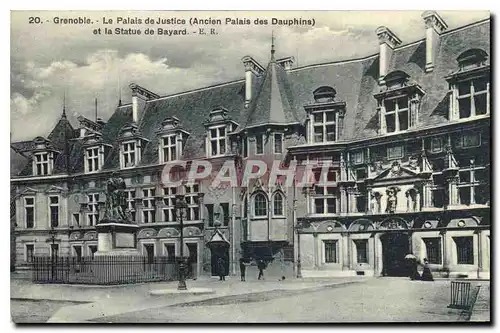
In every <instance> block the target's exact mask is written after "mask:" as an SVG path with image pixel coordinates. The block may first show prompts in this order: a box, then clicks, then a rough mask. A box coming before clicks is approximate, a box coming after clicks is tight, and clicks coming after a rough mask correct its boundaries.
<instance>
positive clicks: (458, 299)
mask: <svg viewBox="0 0 500 333" xmlns="http://www.w3.org/2000/svg"><path fill="white" fill-rule="evenodd" d="M470 304H471V284H470V282H463V281H452V282H451V301H450V305H448V307H449V308H453V309H468V308H469V307H470Z"/></svg>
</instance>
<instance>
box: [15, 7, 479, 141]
mask: <svg viewBox="0 0 500 333" xmlns="http://www.w3.org/2000/svg"><path fill="white" fill-rule="evenodd" d="M421 14H422V11H393V12H387V11H331V12H314V11H295V12H230V11H225V12H145V11H141V12H139V11H134V12H131V11H129V12H125V11H122V12H119V11H113V12H105V11H93V12H83V11H79V12H75V11H73V12H68V11H66V12H61V11H59V12H52V11H45V12H29V11H23V12H19V11H17V12H16V11H13V12H11V36H10V37H11V42H10V47H11V56H10V66H11V70H10V78H11V85H10V88H11V91H10V108H11V112H10V116H11V117H10V120H11V140H12V141H19V140H29V139H33V138H34V137H36V136H39V135H41V136H45V137H46V136H47V135H48V134H49V132H50V130H51V129H52V128H53V126H54V125H55V124H56V123H57V121H58V119H59V118H60V116H61V113H62V107H63V99H64V97H63V96H64V95H65V96H66V98H65V100H66V112H67V115H68V118H69V120H70V121H71V123H72V124H73V126H77V121H76V118H77V117H78V116H79V115H82V116H85V117H88V118H91V119H94V117H95V116H94V114H95V104H94V99H95V98H97V100H98V116H99V117H101V118H103V119H104V120H107V119H108V118H109V117H110V116H111V114H112V113H113V112H114V110H115V108H116V106H117V104H118V100H119V98H120V92H121V98H122V101H123V103H129V102H130V100H131V91H130V89H129V88H128V86H129V84H130V83H132V82H134V83H137V84H139V85H141V86H143V87H145V88H147V89H149V90H150V91H152V92H154V93H156V94H158V95H160V96H165V95H169V94H173V93H178V92H182V91H186V90H191V89H197V88H202V87H205V86H209V85H213V84H217V83H223V82H228V81H232V80H238V79H243V77H244V67H243V64H242V62H241V58H242V57H243V56H245V55H250V56H252V57H253V58H255V59H256V60H257V61H258V62H259V63H260V64H261V65H262V66H264V67H265V66H266V65H267V63H268V61H269V59H270V49H271V35H272V34H274V36H275V45H276V56H277V57H278V58H280V57H287V56H294V57H295V60H296V61H295V64H294V67H296V66H305V65H311V64H315V63H323V62H330V61H338V60H346V59H351V58H356V57H363V56H368V55H371V54H375V53H377V52H378V39H377V36H376V34H375V29H376V28H377V27H379V26H387V27H388V28H389V29H391V30H392V31H393V32H394V33H395V34H396V35H397V36H398V37H399V38H400V39H401V40H402V43H403V45H404V44H407V43H411V42H414V41H417V40H420V39H423V38H425V26H424V22H423V19H422V17H421ZM439 14H440V15H441V17H442V18H443V19H444V21H445V22H446V23H447V24H448V30H451V29H454V28H457V27H460V26H462V25H466V24H469V23H472V22H476V21H479V20H482V19H485V18H487V17H489V12H485V11H439ZM30 17H40V18H41V21H42V23H41V24H36V23H29V22H30ZM55 17H60V18H75V17H87V18H89V19H91V20H92V21H93V22H94V24H93V25H84V24H79V25H78V24H77V25H74V24H55V23H53V19H54V18H55ZM103 17H105V18H106V19H107V20H109V19H113V20H114V21H115V22H114V24H109V25H104V24H103ZM118 17H122V18H140V19H142V21H143V22H144V21H145V19H146V18H148V17H151V18H155V19H156V18H158V17H162V18H172V17H175V18H178V19H186V20H189V19H190V18H193V17H197V18H209V17H211V18H220V19H222V20H223V21H224V20H225V18H231V19H236V18H248V19H250V21H251V22H253V21H254V20H255V19H256V18H260V19H268V20H269V21H270V20H271V18H273V17H276V18H280V19H292V18H298V19H299V18H302V19H304V20H305V19H314V21H315V24H314V26H310V25H304V26H279V25H274V26H273V25H261V26H259V25H254V24H251V25H224V24H223V25H221V26H217V27H215V28H216V30H217V35H205V36H201V35H198V34H196V35H189V36H158V35H154V36H150V35H145V34H142V35H141V36H124V35H103V34H101V35H95V34H94V31H93V30H94V29H95V28H99V27H100V28H101V29H102V28H104V27H105V26H110V27H112V28H113V29H114V28H116V27H121V28H127V29H128V28H133V29H137V28H138V29H141V30H142V31H144V29H145V28H153V29H154V30H156V29H157V28H158V27H160V26H159V25H151V26H150V25H145V24H142V25H131V24H127V25H125V24H121V25H118V24H116V20H117V19H118ZM32 20H33V19H32ZM97 21H99V22H97ZM163 27H164V28H167V29H173V28H182V27H181V26H163ZM187 27H188V30H189V31H194V30H197V29H198V27H191V26H189V25H187ZM210 27H212V26H203V27H202V28H205V31H208V30H209V28H210ZM26 126H28V127H26Z"/></svg>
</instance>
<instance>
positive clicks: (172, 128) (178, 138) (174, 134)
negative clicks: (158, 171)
mask: <svg viewBox="0 0 500 333" xmlns="http://www.w3.org/2000/svg"><path fill="white" fill-rule="evenodd" d="M157 134H158V135H159V136H160V138H159V147H158V149H159V154H158V155H159V163H166V162H172V161H177V160H179V159H180V158H181V156H182V150H183V148H184V143H185V141H186V140H187V138H188V136H189V133H188V132H187V131H185V130H184V129H183V128H182V126H181V122H180V120H179V119H178V118H177V117H168V118H167V119H165V120H164V121H163V122H162V123H161V127H160V129H159V130H158V131H157Z"/></svg>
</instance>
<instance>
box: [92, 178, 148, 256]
mask: <svg viewBox="0 0 500 333" xmlns="http://www.w3.org/2000/svg"><path fill="white" fill-rule="evenodd" d="M125 188H126V186H125V181H124V180H123V179H122V178H120V177H117V176H115V175H114V174H113V175H112V176H111V178H110V179H109V180H108V182H107V185H106V206H105V212H104V218H103V219H102V220H100V221H99V222H98V224H97V225H96V230H97V241H98V243H97V253H96V255H97V256H103V255H107V256H110V255H111V256H123V255H129V256H130V255H136V256H137V255H139V251H138V250H137V231H138V229H139V226H138V225H136V224H133V222H132V219H131V215H130V212H129V211H128V210H127V201H126V193H125V191H124V190H125Z"/></svg>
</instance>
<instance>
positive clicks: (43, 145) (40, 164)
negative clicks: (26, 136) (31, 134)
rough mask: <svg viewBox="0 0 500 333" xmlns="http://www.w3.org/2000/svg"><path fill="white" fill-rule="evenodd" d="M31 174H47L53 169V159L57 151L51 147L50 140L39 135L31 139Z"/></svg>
mask: <svg viewBox="0 0 500 333" xmlns="http://www.w3.org/2000/svg"><path fill="white" fill-rule="evenodd" d="M33 145H34V148H33V150H32V151H31V153H32V156H33V176H48V175H51V174H52V173H53V171H54V160H55V158H56V155H57V154H58V151H56V150H55V149H53V148H52V146H51V144H50V141H49V140H47V139H45V138H43V137H41V136H39V137H37V138H35V139H34V140H33Z"/></svg>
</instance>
